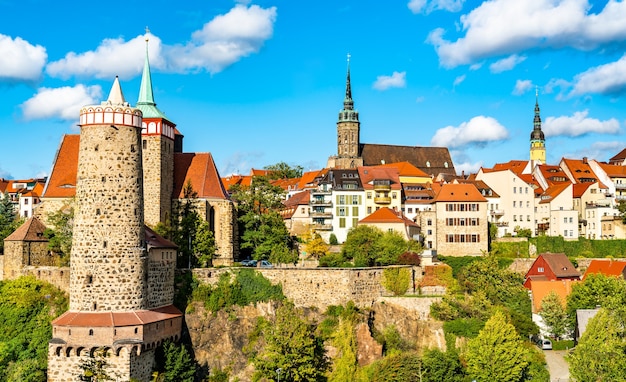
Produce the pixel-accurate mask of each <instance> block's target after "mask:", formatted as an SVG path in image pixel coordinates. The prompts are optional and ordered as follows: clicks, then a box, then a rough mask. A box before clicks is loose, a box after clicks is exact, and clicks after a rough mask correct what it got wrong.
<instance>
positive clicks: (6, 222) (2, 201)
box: [0, 192, 21, 254]
mask: <svg viewBox="0 0 626 382" xmlns="http://www.w3.org/2000/svg"><path fill="white" fill-rule="evenodd" d="M20 224H21V220H19V219H17V214H16V212H15V207H14V206H13V203H12V202H11V197H10V196H9V194H8V193H7V192H5V193H4V194H3V195H2V197H1V198H0V254H1V253H4V239H6V238H7V236H9V235H10V234H12V233H13V231H15V230H16V229H17V228H18V227H19V226H20Z"/></svg>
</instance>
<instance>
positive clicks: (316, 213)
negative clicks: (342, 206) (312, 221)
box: [309, 211, 333, 219]
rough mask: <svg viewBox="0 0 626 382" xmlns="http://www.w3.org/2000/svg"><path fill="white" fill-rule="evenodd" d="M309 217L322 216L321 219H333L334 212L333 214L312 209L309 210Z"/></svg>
mask: <svg viewBox="0 0 626 382" xmlns="http://www.w3.org/2000/svg"><path fill="white" fill-rule="evenodd" d="M309 217H311V218H321V219H332V217H333V214H331V213H330V212H319V211H311V212H309Z"/></svg>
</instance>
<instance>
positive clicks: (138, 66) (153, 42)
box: [46, 34, 163, 79]
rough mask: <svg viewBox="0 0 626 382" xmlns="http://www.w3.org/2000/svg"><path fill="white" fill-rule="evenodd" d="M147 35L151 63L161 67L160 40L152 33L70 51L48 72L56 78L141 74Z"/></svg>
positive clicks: (111, 40)
mask: <svg viewBox="0 0 626 382" xmlns="http://www.w3.org/2000/svg"><path fill="white" fill-rule="evenodd" d="M146 37H149V39H150V40H149V55H150V64H151V65H152V66H156V67H161V66H162V65H163V62H162V60H161V58H160V57H159V56H160V53H161V40H160V39H159V38H158V37H156V36H154V35H152V34H149V35H147V36H146V35H139V36H137V37H135V38H133V39H132V40H129V41H124V40H123V39H121V38H118V39H106V40H104V41H102V43H101V44H100V46H98V47H97V48H96V50H95V51H89V52H85V53H80V54H77V53H74V52H70V53H68V54H66V55H65V58H62V59H60V60H58V61H54V62H51V63H49V64H48V66H47V68H46V71H47V72H48V74H49V75H51V76H53V77H59V78H63V79H67V78H69V77H71V76H77V77H96V78H106V79H112V78H114V77H115V76H119V77H120V78H122V79H129V78H132V77H134V76H135V75H137V74H138V73H141V70H142V69H143V64H144V60H145V49H146V48H145V46H146V41H145V39H146Z"/></svg>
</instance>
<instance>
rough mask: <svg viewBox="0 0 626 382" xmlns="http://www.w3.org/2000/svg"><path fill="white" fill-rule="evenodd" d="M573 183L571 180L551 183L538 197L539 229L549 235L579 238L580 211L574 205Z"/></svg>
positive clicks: (537, 214)
mask: <svg viewBox="0 0 626 382" xmlns="http://www.w3.org/2000/svg"><path fill="white" fill-rule="evenodd" d="M573 196H574V192H573V184H572V183H570V182H569V181H567V182H561V183H555V184H553V185H550V186H549V187H548V188H547V189H546V190H545V191H544V192H543V193H542V194H541V196H540V197H539V198H538V200H537V202H536V204H535V207H536V209H537V211H536V214H535V218H536V219H537V231H538V232H539V233H543V234H545V235H547V236H563V238H564V239H566V240H578V211H577V210H575V209H574V208H573V206H574V198H573Z"/></svg>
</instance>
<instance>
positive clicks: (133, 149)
mask: <svg viewBox="0 0 626 382" xmlns="http://www.w3.org/2000/svg"><path fill="white" fill-rule="evenodd" d="M130 152H131V153H134V152H135V145H130Z"/></svg>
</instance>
